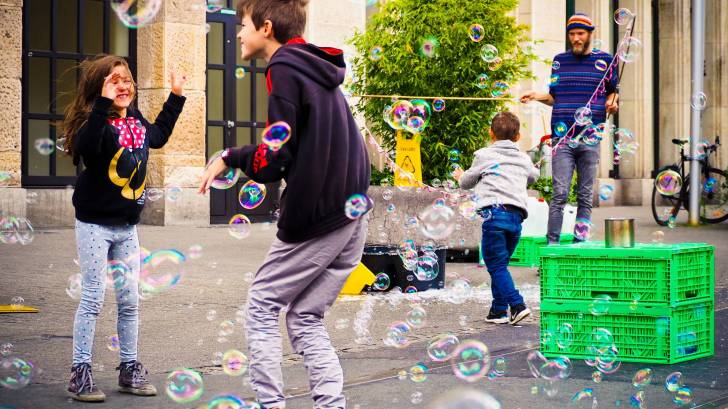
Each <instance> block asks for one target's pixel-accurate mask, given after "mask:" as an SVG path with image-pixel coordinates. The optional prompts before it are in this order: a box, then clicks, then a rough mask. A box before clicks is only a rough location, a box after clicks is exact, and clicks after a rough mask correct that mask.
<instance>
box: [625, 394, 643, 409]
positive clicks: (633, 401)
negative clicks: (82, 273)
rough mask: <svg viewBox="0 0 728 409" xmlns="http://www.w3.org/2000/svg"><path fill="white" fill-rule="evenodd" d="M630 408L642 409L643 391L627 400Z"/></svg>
mask: <svg viewBox="0 0 728 409" xmlns="http://www.w3.org/2000/svg"><path fill="white" fill-rule="evenodd" d="M629 404H630V406H633V407H636V408H639V409H644V407H645V391H638V392H637V393H635V394H634V395H632V396H631V397H630V398H629Z"/></svg>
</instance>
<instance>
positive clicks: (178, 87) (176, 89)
mask: <svg viewBox="0 0 728 409" xmlns="http://www.w3.org/2000/svg"><path fill="white" fill-rule="evenodd" d="M169 81H170V83H171V84H172V93H173V94H174V95H177V96H182V93H184V91H185V83H187V75H185V74H179V73H177V72H175V71H172V72H171V73H170V74H169Z"/></svg>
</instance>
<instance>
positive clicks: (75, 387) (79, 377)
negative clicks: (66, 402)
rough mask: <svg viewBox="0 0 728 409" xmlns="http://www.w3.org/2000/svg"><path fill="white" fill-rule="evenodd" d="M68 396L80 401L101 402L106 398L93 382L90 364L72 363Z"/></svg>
mask: <svg viewBox="0 0 728 409" xmlns="http://www.w3.org/2000/svg"><path fill="white" fill-rule="evenodd" d="M68 396H70V397H71V398H72V399H75V400H77V401H81V402H103V401H104V400H105V399H106V395H105V394H104V393H103V392H101V390H100V389H99V388H97V387H96V384H95V383H94V379H93V376H92V374H91V365H90V364H76V365H73V367H72V368H71V381H70V382H68Z"/></svg>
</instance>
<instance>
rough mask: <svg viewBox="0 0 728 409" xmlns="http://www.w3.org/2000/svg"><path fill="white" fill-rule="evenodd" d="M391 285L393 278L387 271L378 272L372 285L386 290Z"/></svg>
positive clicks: (380, 289)
mask: <svg viewBox="0 0 728 409" xmlns="http://www.w3.org/2000/svg"><path fill="white" fill-rule="evenodd" d="M390 285H391V280H390V278H389V275H387V274H386V273H379V274H377V275H376V277H375V278H374V284H372V286H373V287H374V288H375V289H377V290H379V291H384V290H386V289H388V288H389V286H390Z"/></svg>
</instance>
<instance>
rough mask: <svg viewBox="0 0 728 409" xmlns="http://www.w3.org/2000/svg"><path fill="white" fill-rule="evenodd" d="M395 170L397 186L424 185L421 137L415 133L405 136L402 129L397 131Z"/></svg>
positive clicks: (395, 183)
mask: <svg viewBox="0 0 728 409" xmlns="http://www.w3.org/2000/svg"><path fill="white" fill-rule="evenodd" d="M395 163H396V164H397V167H398V169H395V171H394V185H395V186H422V161H421V159H420V138H419V135H415V136H413V137H411V138H409V139H408V138H405V137H404V134H403V132H402V131H398V132H397V156H396V157H395Z"/></svg>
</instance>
